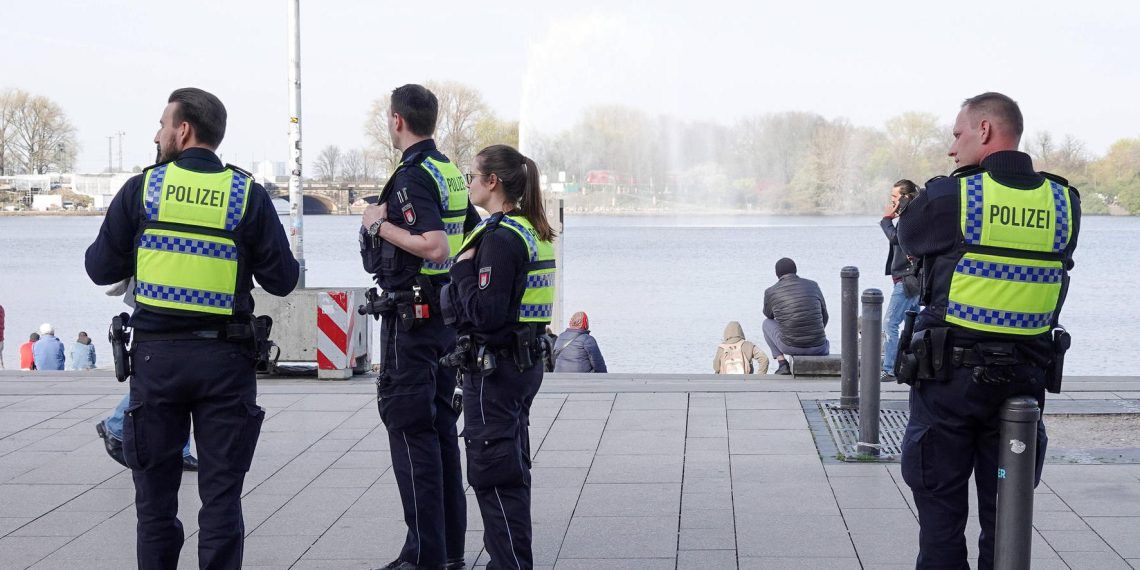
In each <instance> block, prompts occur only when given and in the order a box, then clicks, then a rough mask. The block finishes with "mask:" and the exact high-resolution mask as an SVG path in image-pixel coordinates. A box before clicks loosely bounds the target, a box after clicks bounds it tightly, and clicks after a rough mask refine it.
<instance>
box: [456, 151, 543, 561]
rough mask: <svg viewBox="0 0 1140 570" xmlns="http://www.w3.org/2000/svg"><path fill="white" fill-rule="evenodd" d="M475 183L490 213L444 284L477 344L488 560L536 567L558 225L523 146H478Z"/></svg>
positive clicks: (472, 400) (474, 468) (475, 397)
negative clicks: (535, 511) (535, 427)
mask: <svg viewBox="0 0 1140 570" xmlns="http://www.w3.org/2000/svg"><path fill="white" fill-rule="evenodd" d="M467 186H468V188H470V191H471V193H470V196H471V201H472V202H474V203H475V204H476V205H478V206H480V207H482V208H483V209H485V210H487V211H488V212H490V214H491V216H490V217H489V218H487V219H486V220H484V221H483V222H482V223H480V224H479V225H478V226H477V227H476V228H475V229H474V230H472V232H471V233H470V234H469V235H468V237H467V239H466V240H465V241H464V243H463V246H462V247H461V248H460V250H459V251H460V253H459V254H458V256H457V259H456V263H455V265H454V266H453V267H452V268H451V284H450V285H449V286H448V287H447V288H445V289H444V292H443V305H444V307H443V308H444V314H445V320H447V321H451V320H454V321H455V324H456V328H457V330H458V331H459V343H458V344H459V348H460V350H462V349H463V348H464V347H469V348H468V350H467V351H466V354H464V355H463V358H464V359H465V360H466V361H467V365H466V367H465V368H466V370H465V372H464V378H463V424H464V430H463V437H464V440H465V442H466V444H467V480H468V482H469V483H471V487H472V488H473V489H474V490H475V494H476V496H477V497H478V500H479V511H480V513H481V514H482V516H483V528H484V536H483V544H484V546H486V548H487V553H488V554H489V555H490V557H491V561H490V564H489V565H488V566H487V567H488V568H490V569H492V570H494V569H497V568H517V569H528V568H531V567H532V566H533V556H532V555H531V523H530V434H529V430H528V427H527V426H528V424H529V422H530V405H531V402H532V401H533V400H534V396H535V394H537V393H538V387H539V385H540V384H542V373H543V365H542V356H543V354H542V351H543V350H544V349H545V348H547V347H545V337H544V335H543V333H544V332H545V330H546V325H547V324H549V323H550V314H551V309H552V306H553V302H554V271H555V268H554V246H553V245H552V244H551V240H552V239H553V238H554V230H553V229H552V228H551V227H550V223H549V222H547V220H546V214H545V212H544V210H543V205H542V193H541V191H540V189H539V182H538V168H537V167H536V166H535V164H534V161H532V160H531V159H529V158H526V157H525V156H523V155H522V154H521V153H519V151H517V150H515V149H513V148H511V147H509V146H506V145H495V146H490V147H487V148H485V149H483V150H481V151H479V154H478V155H476V156H475V160H474V162H473V163H472V165H471V171H470V172H468V173H467ZM540 341H542V344H541V346H543V347H544V348H542V349H540V348H539V347H540Z"/></svg>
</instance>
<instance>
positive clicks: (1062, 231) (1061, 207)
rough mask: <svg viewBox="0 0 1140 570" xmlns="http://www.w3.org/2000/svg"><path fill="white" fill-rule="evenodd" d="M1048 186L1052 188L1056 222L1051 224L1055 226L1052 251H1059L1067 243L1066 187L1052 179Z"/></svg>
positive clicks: (1067, 204)
mask: <svg viewBox="0 0 1140 570" xmlns="http://www.w3.org/2000/svg"><path fill="white" fill-rule="evenodd" d="M1049 186H1050V187H1052V188H1053V209H1054V210H1055V212H1056V214H1057V224H1056V225H1054V226H1053V227H1054V228H1056V229H1055V231H1054V233H1053V251H1054V252H1056V253H1061V252H1062V251H1064V249H1065V246H1066V245H1068V243H1069V239H1068V235H1069V201H1068V200H1067V198H1068V195H1067V192H1066V191H1067V190H1068V189H1067V188H1065V187H1064V186H1061V185H1060V184H1057V183H1056V182H1053V181H1052V180H1050V181H1049Z"/></svg>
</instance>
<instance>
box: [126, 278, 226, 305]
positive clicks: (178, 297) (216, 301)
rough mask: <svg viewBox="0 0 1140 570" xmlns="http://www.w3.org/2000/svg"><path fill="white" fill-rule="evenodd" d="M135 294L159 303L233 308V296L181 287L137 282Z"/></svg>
mask: <svg viewBox="0 0 1140 570" xmlns="http://www.w3.org/2000/svg"><path fill="white" fill-rule="evenodd" d="M135 294H136V295H141V296H143V297H147V298H150V299H157V300H159V301H170V302H173V303H187V304H191V305H201V306H204V307H217V308H219V309H232V308H233V306H234V296H233V295H229V294H226V293H215V292H213V291H201V290H199V289H185V288H183V287H167V286H166V285H156V284H154V283H147V282H145V281H139V282H138V283H137V284H136V285H135Z"/></svg>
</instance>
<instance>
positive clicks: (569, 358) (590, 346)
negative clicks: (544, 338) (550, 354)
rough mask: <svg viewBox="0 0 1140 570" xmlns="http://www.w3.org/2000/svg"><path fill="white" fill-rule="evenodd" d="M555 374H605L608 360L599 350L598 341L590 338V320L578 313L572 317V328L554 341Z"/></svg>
mask: <svg viewBox="0 0 1140 570" xmlns="http://www.w3.org/2000/svg"><path fill="white" fill-rule="evenodd" d="M554 371H555V372H605V371H606V359H604V358H602V351H601V350H599V349H598V341H596V340H594V337H592V336H590V319H589V317H587V316H586V313H583V312H582V311H578V312H577V313H574V314H573V315H571V317H570V326H569V327H567V328H566V330H564V331H562V334H560V335H558V339H557V340H555V341H554Z"/></svg>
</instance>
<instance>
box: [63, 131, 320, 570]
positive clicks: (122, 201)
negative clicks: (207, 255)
mask: <svg viewBox="0 0 1140 570" xmlns="http://www.w3.org/2000/svg"><path fill="white" fill-rule="evenodd" d="M175 163H176V164H177V165H178V166H179V167H182V168H185V169H187V170H192V171H195V172H221V171H223V170H224V169H225V167H224V166H223V164H222V162H221V161H220V160H219V159H218V157H217V156H216V155H215V154H214V153H213V152H210V151H209V150H206V149H202V148H190V149H187V150H185V151H183V152H182V153H181V154H180V155H179V156H178V158H177V159H176V161H175ZM142 187H143V176H142V175H140V176H135V177H133V178H131V179H130V180H128V181H127V183H126V184H125V185H124V186H123V188H122V190H120V191H119V193H118V195H116V196H115V199H114V200H113V201H112V202H111V206H110V208H108V210H107V216H106V218H104V220H103V225H102V227H101V228H100V229H99V236H98V237H97V238H96V239H95V242H94V243H92V244H91V246H90V247H89V248H88V249H87V255H86V268H87V274H88V275H89V276H90V277H91V280H92V281H94V282H95V283H96V284H98V285H110V284H113V283H117V282H119V281H122V280H124V279H127V278H129V277H131V276H132V275H133V274H134V271H135V257H134V254H135V247H136V241H137V239H138V235H139V233H140V227H141V224H142V221H143V219H144V215H143V212H142V191H143V188H142ZM234 241H235V242H236V243H237V245H238V252H239V253H238V255H239V259H240V263H239V269H238V280H237V288H236V291H235V293H236V294H235V299H234V303H235V306H234V317H224V316H173V315H170V314H164V313H160V312H156V311H153V310H149V309H148V308H146V307H145V306H143V305H141V304H140V305H138V306H137V307H136V308H135V311H134V314H133V315H132V316H131V318H130V326H132V327H133V328H134V330H135V332H136V342H135V344H134V357H133V361H134V374H133V376H132V377H131V384H130V407H129V408H128V410H127V419H126V422H125V424H124V434H123V452H124V456H125V459H126V462H127V464H128V465H129V466H130V467H131V469H132V473H133V476H134V482H135V510H136V512H137V513H138V549H137V550H138V565H139V567H140V568H148V569H149V568H171V569H172V568H175V567H177V565H178V555H179V551H180V549H181V547H182V543H183V540H184V534H183V530H182V523H181V522H180V521H179V520H178V487H179V485H180V483H181V480H182V452H181V450H182V446H183V444H185V443H186V439H187V437H188V436H189V431H190V420H191V417H193V422H194V439H195V440H196V441H197V444H198V457H199V460H200V469H199V472H198V490H199V495H200V497H201V499H202V508H201V510H200V511H199V517H198V521H199V527H200V530H199V538H198V561H199V565H200V567H201V568H239V567H240V566H241V561H242V545H243V536H244V533H245V527H244V524H243V522H242V512H241V490H242V483H243V481H244V480H245V474H246V472H247V471H248V470H249V466H250V463H251V461H252V460H253V453H254V449H255V447H256V444H257V438H258V435H259V434H260V430H261V422H262V420H263V418H264V416H265V411H264V410H262V409H261V408H260V407H258V406H257V403H256V397H257V382H256V377H255V372H254V362H255V355H254V352H253V348H252V346H249V345H248V344H242V343H235V342H229V341H226V340H218V339H217V338H216V337H217V336H219V335H218V333H219V332H220V331H224V330H225V326H226V324H227V323H230V322H248V320H249V318H250V316H251V315H252V312H253V308H254V307H253V298H252V297H251V295H250V291H251V289H252V288H253V282H252V279H253V278H254V277H256V278H257V281H258V283H259V284H260V285H261V286H262V287H263V288H264V289H265V290H266V291H267V292H269V293H271V294H274V295H280V296H284V295H287V294H288V293H289V292H290V291H292V290H293V288H294V287H295V286H296V284H297V277H298V271H299V268H298V264H297V261H296V260H295V259H294V258H293V255H292V253H291V252H290V250H289V241H288V238H287V237H286V235H285V230H284V228H283V227H282V226H281V221H280V219H279V218H278V216H277V211H276V210H275V209H274V207H273V204H272V203H271V201H270V198H269V194H268V193H266V191H265V189H264V188H263V187H261V185H259V184H256V183H255V184H253V185H252V188H251V189H250V191H249V194H248V198H247V203H246V211H245V216H244V218H243V219H242V221H241V222H240V223H239V224H238V225H237V227H236V228H235V240H234ZM182 333H209V334H203V336H211V335H212V336H214V337H215V338H213V339H203V340H184V339H180V338H179V337H180V336H184V335H183V334H182ZM147 335H150V336H151V337H152V338H153V337H159V338H161V337H162V336H163V335H165V336H167V337H169V338H171V339H174V340H152V341H147V340H143V339H144V338H145V337H146V336H147ZM221 336H222V337H223V338H224V335H221Z"/></svg>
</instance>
